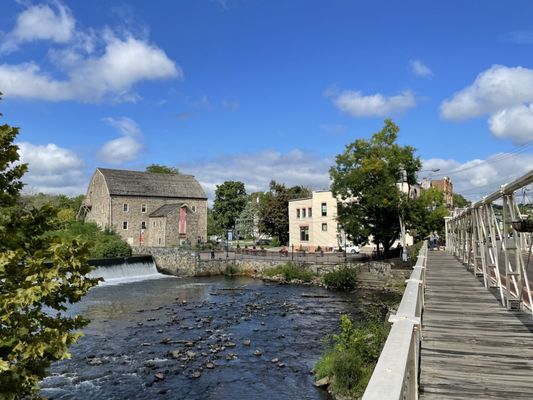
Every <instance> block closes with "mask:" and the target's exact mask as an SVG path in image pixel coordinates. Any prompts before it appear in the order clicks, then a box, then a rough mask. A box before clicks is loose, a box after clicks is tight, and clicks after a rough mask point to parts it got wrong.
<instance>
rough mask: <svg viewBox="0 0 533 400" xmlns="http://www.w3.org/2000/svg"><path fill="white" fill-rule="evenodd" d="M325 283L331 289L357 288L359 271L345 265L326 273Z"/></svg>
mask: <svg viewBox="0 0 533 400" xmlns="http://www.w3.org/2000/svg"><path fill="white" fill-rule="evenodd" d="M324 283H325V284H326V286H327V287H328V288H330V289H342V290H351V289H355V287H356V286H357V272H356V271H355V269H353V268H347V267H343V268H341V269H339V270H337V271H332V272H328V273H327V274H326V275H324Z"/></svg>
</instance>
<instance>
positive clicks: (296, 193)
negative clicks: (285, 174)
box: [259, 181, 311, 245]
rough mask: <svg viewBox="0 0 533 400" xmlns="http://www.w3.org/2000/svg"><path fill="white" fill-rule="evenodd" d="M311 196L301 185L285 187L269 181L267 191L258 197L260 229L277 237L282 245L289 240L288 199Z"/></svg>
mask: <svg viewBox="0 0 533 400" xmlns="http://www.w3.org/2000/svg"><path fill="white" fill-rule="evenodd" d="M309 196H311V191H310V190H309V189H307V188H305V187H303V186H292V187H289V188H288V187H286V186H285V185H284V184H283V183H277V182H276V181H271V182H270V187H269V191H268V192H266V193H264V194H263V195H262V196H261V197H260V199H259V224H260V231H261V232H264V233H266V234H268V235H271V236H274V237H277V238H278V239H279V242H280V243H281V244H282V245H286V244H287V243H288V242H289V200H293V199H298V198H302V197H309Z"/></svg>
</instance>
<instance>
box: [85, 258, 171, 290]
mask: <svg viewBox="0 0 533 400" xmlns="http://www.w3.org/2000/svg"><path fill="white" fill-rule="evenodd" d="M90 264H92V265H93V266H94V269H93V270H92V271H91V272H90V273H89V276H90V277H91V278H104V281H103V282H100V284H99V285H100V286H107V285H119V284H121V283H128V282H136V281H143V280H147V279H160V278H167V277H169V276H168V275H163V274H160V273H159V272H157V268H156V267H155V264H154V261H153V260H152V257H150V256H148V257H129V258H119V259H104V260H91V262H90Z"/></svg>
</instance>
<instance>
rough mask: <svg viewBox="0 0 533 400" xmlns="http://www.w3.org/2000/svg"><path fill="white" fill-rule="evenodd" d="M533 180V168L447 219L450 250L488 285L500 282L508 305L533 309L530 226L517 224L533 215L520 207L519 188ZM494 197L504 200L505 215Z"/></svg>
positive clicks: (497, 286)
mask: <svg viewBox="0 0 533 400" xmlns="http://www.w3.org/2000/svg"><path fill="white" fill-rule="evenodd" d="M531 183H533V170H531V171H529V172H528V173H527V174H525V175H523V176H521V177H519V178H517V179H515V180H514V181H512V182H510V183H508V184H506V185H502V186H501V188H500V189H499V190H497V191H496V192H494V193H492V194H490V195H488V196H485V197H484V198H483V200H480V201H478V202H476V203H474V204H472V205H471V206H470V207H468V208H465V209H462V210H457V211H456V212H455V213H454V215H453V216H452V217H451V218H448V219H447V221H446V241H447V242H446V248H447V250H449V251H450V252H451V253H452V254H453V255H455V256H456V257H457V258H459V260H460V261H462V262H463V263H464V265H466V266H467V268H469V269H472V270H473V272H474V274H475V275H476V276H479V277H482V278H483V283H484V285H485V287H487V288H489V287H494V288H498V290H499V293H500V298H501V302H502V304H503V305H504V306H506V307H507V308H508V309H519V308H521V306H523V305H524V306H526V307H527V308H529V309H530V310H532V311H533V298H532V294H531V289H530V285H529V278H528V264H529V261H530V255H531V254H530V253H531V240H532V237H531V232H530V231H529V230H530V229H529V228H528V229H525V231H523V230H522V229H519V230H517V227H518V226H521V225H522V222H523V223H525V222H530V221H531V220H530V219H527V218H526V216H525V215H522V214H521V213H520V209H519V207H518V204H517V201H516V194H515V192H516V191H518V190H520V189H524V188H525V187H526V186H527V185H529V184H531ZM524 190H525V189H524ZM495 201H501V204H502V205H501V211H502V212H501V215H497V214H496V212H495V207H494V202H495ZM524 219H525V221H524ZM516 224H518V225H516Z"/></svg>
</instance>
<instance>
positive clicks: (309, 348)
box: [41, 277, 390, 399]
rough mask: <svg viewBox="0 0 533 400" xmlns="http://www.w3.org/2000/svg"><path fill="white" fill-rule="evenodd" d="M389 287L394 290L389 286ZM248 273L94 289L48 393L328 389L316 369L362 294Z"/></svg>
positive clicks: (244, 394)
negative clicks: (80, 331)
mask: <svg viewBox="0 0 533 400" xmlns="http://www.w3.org/2000/svg"><path fill="white" fill-rule="evenodd" d="M383 296H390V295H383ZM369 297H373V298H374V297H375V298H376V300H377V301H378V302H379V301H381V299H380V295H379V294H378V293H373V294H370V293H369V292H358V293H352V294H347V293H341V292H332V291H327V290H325V289H323V288H319V287H314V286H301V285H294V286H293V285H278V284H275V283H264V282H262V281H259V280H254V279H250V278H244V277H243V278H232V279H228V278H224V277H215V278H201V279H198V278H196V279H176V278H167V279H158V280H149V281H142V282H135V283H129V284H124V285H119V286H104V287H98V288H95V289H93V290H92V291H91V292H90V293H89V295H88V296H87V297H86V298H85V299H84V300H83V301H82V302H81V303H79V304H78V305H76V306H75V307H73V308H72V309H71V312H73V313H82V314H83V315H85V316H86V317H88V318H90V319H91V321H92V322H91V324H90V325H89V326H88V327H87V328H86V329H85V336H84V337H83V338H82V339H80V341H79V343H78V344H77V345H75V346H74V347H72V358H71V359H70V360H64V361H61V362H57V363H55V364H54V365H53V366H52V367H51V369H50V376H49V377H47V378H46V379H44V380H43V382H42V384H41V387H42V395H43V396H46V397H48V398H50V399H152V398H157V399H270V398H275V399H328V398H329V395H328V394H327V392H325V391H324V390H321V389H317V388H316V387H314V385H313V383H314V377H313V376H312V374H311V373H310V371H311V369H312V368H313V366H314V364H315V362H316V361H317V359H318V358H319V357H320V354H321V352H322V350H323V338H324V337H325V336H327V335H329V334H331V333H334V332H335V331H336V330H337V328H338V323H339V315H340V314H343V313H345V314H349V315H350V316H351V317H352V318H353V319H355V320H358V319H360V318H361V310H360V308H361V307H362V306H361V304H362V303H361V300H363V301H365V299H366V300H368V299H369Z"/></svg>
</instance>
